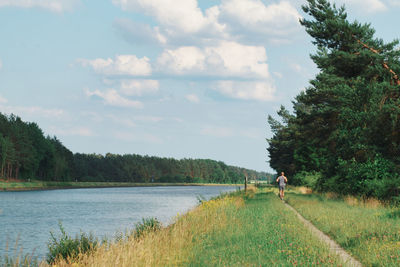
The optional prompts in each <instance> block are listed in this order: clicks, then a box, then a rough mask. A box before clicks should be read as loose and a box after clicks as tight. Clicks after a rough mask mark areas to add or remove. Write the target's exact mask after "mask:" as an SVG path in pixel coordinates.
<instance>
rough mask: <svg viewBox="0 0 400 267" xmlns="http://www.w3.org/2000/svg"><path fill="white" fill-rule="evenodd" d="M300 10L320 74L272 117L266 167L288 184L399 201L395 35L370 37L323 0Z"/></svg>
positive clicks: (399, 92) (399, 70) (399, 53)
mask: <svg viewBox="0 0 400 267" xmlns="http://www.w3.org/2000/svg"><path fill="white" fill-rule="evenodd" d="M303 10H304V12H305V13H306V14H307V16H305V18H304V19H302V20H301V24H302V25H303V26H304V27H305V30H306V32H307V33H308V34H309V35H310V36H311V38H312V43H313V44H314V45H315V46H316V52H315V53H314V54H313V55H311V59H312V60H313V61H314V62H315V64H316V65H317V67H318V69H319V70H320V72H319V73H318V74H317V75H316V77H315V78H314V79H313V80H311V81H310V85H309V87H308V88H306V90H304V91H302V92H301V93H300V94H299V95H298V96H297V97H296V98H295V99H294V100H293V111H294V112H293V114H291V112H289V111H288V110H287V109H286V108H284V107H283V106H282V107H281V109H280V110H279V111H278V115H279V117H280V120H276V119H274V118H272V117H271V116H270V117H269V119H268V120H269V124H270V126H271V129H272V132H273V134H274V135H273V137H272V138H270V139H269V140H268V143H269V148H268V151H269V155H270V159H271V160H270V165H271V167H272V168H274V169H275V170H277V171H281V170H284V171H285V172H286V173H287V174H288V176H289V181H291V182H292V183H293V184H305V185H308V186H311V187H313V188H314V189H316V190H319V191H333V192H337V193H339V194H351V195H359V196H363V197H376V198H379V199H386V200H389V199H390V200H396V201H398V202H399V203H400V196H399V193H400V78H399V74H400V49H399V46H398V44H399V41H397V40H395V41H393V42H389V43H385V42H384V41H383V40H382V39H378V38H375V37H374V33H375V30H374V29H373V28H371V25H370V24H360V23H359V22H357V21H355V22H349V20H348V19H347V13H346V11H345V9H344V7H340V8H337V7H336V6H335V5H332V4H330V2H329V1H326V0H308V4H307V5H306V6H303ZM397 29H398V28H397Z"/></svg>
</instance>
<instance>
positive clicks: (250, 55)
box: [0, 0, 400, 171]
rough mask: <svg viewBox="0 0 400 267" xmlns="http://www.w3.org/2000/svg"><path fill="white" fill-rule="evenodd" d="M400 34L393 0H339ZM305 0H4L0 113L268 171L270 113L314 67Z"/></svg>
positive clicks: (69, 142) (107, 146)
mask: <svg viewBox="0 0 400 267" xmlns="http://www.w3.org/2000/svg"><path fill="white" fill-rule="evenodd" d="M336 3H337V4H339V5H341V4H343V3H345V4H346V6H347V10H348V13H349V17H350V18H351V19H357V20H358V21H360V22H370V23H372V26H373V27H374V28H375V29H376V31H377V32H376V36H377V37H380V38H383V39H384V40H385V41H391V40H393V39H395V38H398V37H399V33H398V31H396V29H397V28H398V25H399V24H400V19H399V18H398V13H399V12H400V0H350V1H336ZM302 4H304V1H298V0H287V1H261V0H218V1H217V0H96V1H94V0H91V1H84V0H0V25H1V26H0V111H1V112H2V113H6V114H10V113H14V114H17V115H18V116H20V117H21V118H22V119H23V120H25V121H34V122H36V123H38V124H39V126H40V127H41V128H42V129H43V131H44V133H45V134H48V135H51V136H52V135H56V136H57V137H58V138H59V139H60V140H61V141H62V142H63V143H64V145H66V146H67V147H68V148H69V149H71V150H72V151H73V152H82V153H101V154H105V153H107V152H111V153H119V154H126V153H135V154H141V155H154V156H162V157H174V158H178V159H180V158H211V159H215V160H221V161H224V162H226V163H227V164H231V165H236V166H241V167H246V168H251V169H255V170H259V171H271V169H270V167H269V165H268V162H267V161H268V157H267V152H266V147H267V144H266V141H265V138H268V137H271V132H270V129H269V127H268V125H267V116H268V114H271V115H274V114H275V112H276V110H277V109H278V108H279V106H280V105H281V104H283V105H285V106H286V107H289V108H290V106H291V101H292V100H293V98H294V97H295V96H296V95H297V94H298V93H299V92H300V91H301V90H303V89H304V88H305V87H306V86H307V84H308V81H309V80H310V79H312V78H313V77H314V76H315V74H316V72H317V69H316V68H315V66H314V64H313V63H312V62H311V60H310V59H309V54H310V53H312V52H313V51H314V47H313V46H312V45H311V43H310V38H309V37H308V36H307V34H306V33H305V32H304V30H303V29H302V27H301V26H300V25H299V23H298V19H299V18H300V17H302V16H304V14H303V12H302V11H301V8H300V6H301V5H302Z"/></svg>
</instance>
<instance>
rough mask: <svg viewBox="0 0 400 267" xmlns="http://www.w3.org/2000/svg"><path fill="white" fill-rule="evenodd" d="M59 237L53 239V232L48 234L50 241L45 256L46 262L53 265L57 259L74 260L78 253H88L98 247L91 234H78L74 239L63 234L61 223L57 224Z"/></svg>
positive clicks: (95, 239)
mask: <svg viewBox="0 0 400 267" xmlns="http://www.w3.org/2000/svg"><path fill="white" fill-rule="evenodd" d="M59 227H60V231H61V236H60V237H59V238H57V237H55V236H54V234H53V232H50V235H51V239H50V241H49V244H48V248H49V253H48V254H47V262H48V263H49V264H51V263H53V262H54V261H55V260H56V259H57V258H63V259H65V260H68V258H74V257H76V256H77V255H78V254H79V253H87V252H90V251H92V250H94V249H96V247H97V246H98V243H99V242H98V240H97V238H95V237H94V236H93V235H92V234H89V235H86V234H85V233H80V235H76V237H75V238H72V237H70V236H68V235H67V234H66V233H65V230H64V227H63V226H62V223H61V222H59Z"/></svg>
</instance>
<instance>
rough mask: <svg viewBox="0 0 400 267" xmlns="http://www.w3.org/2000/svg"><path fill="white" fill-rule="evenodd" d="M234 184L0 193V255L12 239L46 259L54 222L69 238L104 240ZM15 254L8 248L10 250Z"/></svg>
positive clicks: (170, 214) (165, 219) (164, 219)
mask: <svg viewBox="0 0 400 267" xmlns="http://www.w3.org/2000/svg"><path fill="white" fill-rule="evenodd" d="M236 188H237V187H235V186H163V187H128V188H127V187H124V188H95V189H66V190H43V191H27V192H0V256H1V255H4V254H5V253H6V246H7V244H8V246H9V247H14V246H15V244H16V240H18V244H19V245H20V247H21V246H22V248H23V252H24V253H32V251H34V255H37V256H39V258H40V259H42V258H44V257H45V256H46V253H47V243H48V241H49V239H50V231H53V232H54V233H55V234H56V235H59V233H60V231H59V229H58V222H59V221H61V222H62V224H63V226H64V228H65V230H66V232H67V233H68V234H70V235H72V236H75V234H77V233H79V232H80V231H83V232H85V233H89V232H92V233H93V234H94V235H95V236H97V237H99V238H102V237H104V236H106V237H108V238H113V237H115V235H116V233H118V232H125V230H127V229H132V228H134V226H135V223H137V222H139V221H141V219H142V218H148V217H156V218H157V219H158V220H160V221H161V222H162V223H163V224H164V225H167V224H169V223H171V222H173V218H174V217H175V216H176V215H177V214H178V213H180V214H182V213H184V212H186V211H188V210H189V209H191V208H193V207H194V206H196V204H197V203H198V199H197V198H198V197H199V196H202V197H204V198H206V199H210V198H211V197H214V196H217V195H219V194H220V193H222V192H228V191H234V190H236ZM13 253H14V251H13V249H12V248H9V249H8V254H9V255H12V254H13Z"/></svg>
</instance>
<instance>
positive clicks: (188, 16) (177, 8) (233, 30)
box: [113, 0, 378, 45]
mask: <svg viewBox="0 0 400 267" xmlns="http://www.w3.org/2000/svg"><path fill="white" fill-rule="evenodd" d="M370 1H372V0H370ZM375 1H378V0H375ZM113 3H114V4H115V5H117V6H119V7H121V8H122V9H123V10H127V11H134V12H138V13H142V14H143V13H144V14H146V15H148V16H151V17H153V18H155V19H156V20H157V21H158V22H159V27H150V26H149V25H147V26H146V25H143V24H140V23H136V22H133V21H130V20H127V19H118V20H116V22H115V23H114V26H115V27H116V28H117V29H118V30H120V32H121V33H122V35H123V36H124V37H125V38H126V39H128V40H129V41H133V42H135V43H137V42H138V41H139V42H140V40H145V41H147V42H148V43H152V44H154V43H160V44H164V45H165V44H167V43H168V44H179V45H193V44H199V43H201V44H210V43H215V42H216V41H220V40H227V41H239V40H240V41H242V42H247V43H265V41H266V40H269V41H271V42H274V43H283V42H285V43H287V42H290V40H291V39H293V37H292V35H293V33H294V32H296V31H297V32H300V31H301V27H300V25H299V22H298V20H299V18H300V14H299V13H298V11H297V10H296V8H295V7H294V6H293V5H292V4H291V3H289V2H288V1H281V2H279V3H272V4H269V5H266V4H264V3H263V2H262V1H261V0H222V3H220V4H218V5H215V6H212V7H210V8H208V9H206V10H204V11H202V10H201V9H200V8H199V6H198V0H113Z"/></svg>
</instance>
